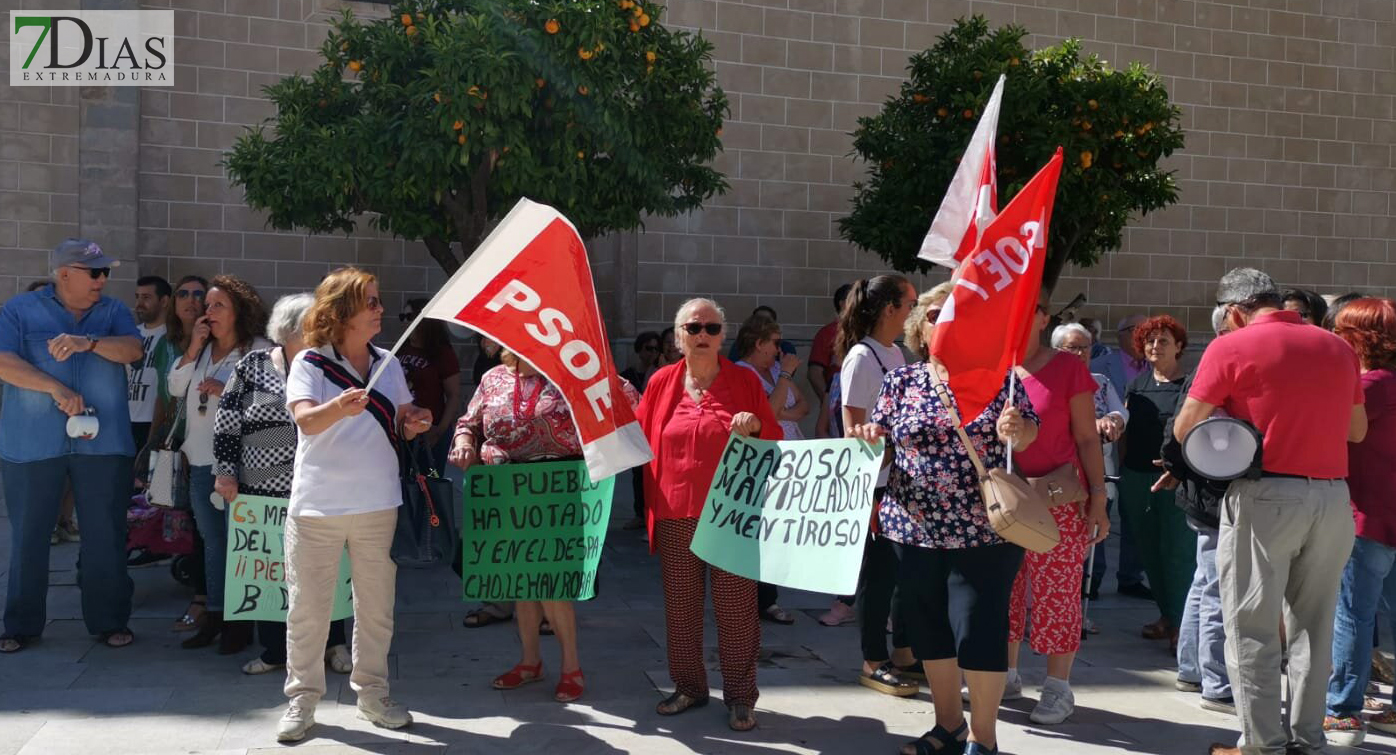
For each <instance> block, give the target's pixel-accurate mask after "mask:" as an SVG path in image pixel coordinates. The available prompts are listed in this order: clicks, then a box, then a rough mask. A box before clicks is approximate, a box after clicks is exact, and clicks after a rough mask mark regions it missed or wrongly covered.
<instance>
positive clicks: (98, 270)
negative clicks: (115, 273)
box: [68, 265, 111, 280]
mask: <svg viewBox="0 0 1396 755" xmlns="http://www.w3.org/2000/svg"><path fill="white" fill-rule="evenodd" d="M68 267H70V268H72V269H74V270H86V271H87V274H88V275H90V276H92V280H97V279H98V278H110V277H111V268H109V267H83V266H82V265H69V266H68Z"/></svg>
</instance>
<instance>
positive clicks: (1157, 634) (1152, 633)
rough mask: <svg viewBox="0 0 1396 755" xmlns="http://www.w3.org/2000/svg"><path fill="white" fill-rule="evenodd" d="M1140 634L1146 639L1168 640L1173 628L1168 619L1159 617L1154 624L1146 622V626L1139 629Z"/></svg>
mask: <svg viewBox="0 0 1396 755" xmlns="http://www.w3.org/2000/svg"><path fill="white" fill-rule="evenodd" d="M1139 634H1140V636H1142V637H1143V638H1144V639H1146V640H1166V639H1168V636H1169V635H1170V634H1172V630H1171V629H1170V628H1169V626H1168V620H1167V619H1159V620H1158V621H1155V622H1154V623H1152V624H1145V625H1144V628H1143V629H1140V630H1139Z"/></svg>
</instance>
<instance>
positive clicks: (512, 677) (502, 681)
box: [490, 661, 543, 689]
mask: <svg viewBox="0 0 1396 755" xmlns="http://www.w3.org/2000/svg"><path fill="white" fill-rule="evenodd" d="M542 679H543V662H542V661H539V662H538V663H536V664H534V665H532V666H525V665H523V664H522V663H520V664H518V665H516V666H514V667H513V668H511V669H509V670H508V671H506V672H504V673H503V674H500V675H499V676H496V677H495V678H494V681H493V682H490V686H492V687H494V688H495V689H518V688H519V687H522V686H524V685H525V684H529V683H532V682H537V681H541V680H542Z"/></svg>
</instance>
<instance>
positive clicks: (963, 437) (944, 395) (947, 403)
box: [926, 363, 989, 480]
mask: <svg viewBox="0 0 1396 755" xmlns="http://www.w3.org/2000/svg"><path fill="white" fill-rule="evenodd" d="M926 369H927V370H930V373H931V384H932V385H934V386H935V389H936V394H937V395H939V396H940V403H941V406H944V407H945V411H946V412H947V413H948V414H949V415H950V422H951V423H953V424H954V425H955V432H957V433H959V434H960V441H961V442H963V443H964V444H965V451H966V452H967V453H968V454H969V461H970V463H971V464H973V465H974V471H975V472H977V473H978V474H979V479H981V480H982V479H984V478H985V477H988V476H989V471H988V470H987V469H985V468H984V460H983V459H980V458H979V452H977V451H975V450H974V444H973V443H971V442H970V441H969V433H967V432H965V428H964V427H962V426H961V425H960V412H959V410H958V409H956V408H955V401H954V400H953V399H952V398H950V391H949V390H947V389H946V387H945V383H943V382H941V380H940V371H939V370H937V369H936V366H935V365H933V364H930V363H927V364H926Z"/></svg>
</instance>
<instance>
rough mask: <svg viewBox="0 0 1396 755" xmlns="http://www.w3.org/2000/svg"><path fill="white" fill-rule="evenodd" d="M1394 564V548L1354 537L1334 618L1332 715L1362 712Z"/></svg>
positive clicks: (1331, 680)
mask: <svg viewBox="0 0 1396 755" xmlns="http://www.w3.org/2000/svg"><path fill="white" fill-rule="evenodd" d="M1393 566H1396V548H1391V547H1389V546H1386V545H1382V544H1381V543H1378V542H1377V541H1375V540H1368V539H1367V538H1365V537H1358V538H1354V542H1353V546H1352V555H1351V556H1350V557H1348V563H1347V566H1344V567H1343V584H1342V588H1341V589H1340V590H1339V591H1338V610H1337V612H1336V614H1335V615H1334V617H1333V674H1332V676H1330V677H1329V678H1328V700H1327V702H1328V715H1330V716H1358V715H1361V714H1362V695H1363V693H1364V692H1365V691H1366V689H1367V680H1368V678H1369V677H1370V676H1371V674H1372V636H1373V633H1374V632H1375V631H1376V627H1377V605H1378V603H1379V602H1380V601H1381V599H1382V593H1383V588H1384V586H1385V584H1386V578H1387V576H1388V575H1389V574H1391V570H1392V567H1393Z"/></svg>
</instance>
